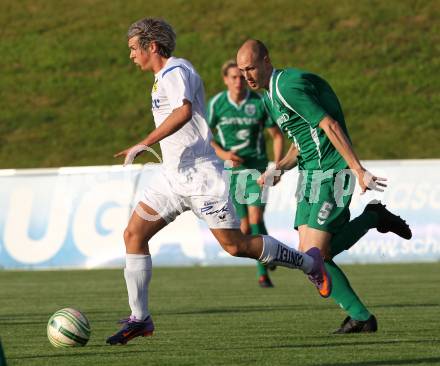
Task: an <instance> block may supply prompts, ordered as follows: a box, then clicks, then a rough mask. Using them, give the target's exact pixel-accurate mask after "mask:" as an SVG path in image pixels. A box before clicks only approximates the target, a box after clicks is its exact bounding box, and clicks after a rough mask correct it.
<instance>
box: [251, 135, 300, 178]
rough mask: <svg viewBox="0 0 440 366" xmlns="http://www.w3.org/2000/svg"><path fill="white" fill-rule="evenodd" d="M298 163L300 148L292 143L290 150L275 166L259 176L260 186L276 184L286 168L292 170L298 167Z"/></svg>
mask: <svg viewBox="0 0 440 366" xmlns="http://www.w3.org/2000/svg"><path fill="white" fill-rule="evenodd" d="M297 164H298V149H297V148H296V146H295V145H294V144H291V145H290V148H289V151H288V152H287V154H286V155H284V157H283V158H282V159H281V160H280V161H279V162H278V163H276V164H275V165H274V166H272V167H270V168H269V169H267V170H266V171H265V172H264V173H263V174H262V175H261V177H260V178H258V180H257V183H258V184H259V185H260V186H263V185H265V184H266V185H276V184H277V183H278V182H279V181H280V179H281V176H282V175H283V174H284V172H285V171H286V170H290V169H293V168H295V167H296V165H297Z"/></svg>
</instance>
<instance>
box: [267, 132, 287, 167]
mask: <svg viewBox="0 0 440 366" xmlns="http://www.w3.org/2000/svg"><path fill="white" fill-rule="evenodd" d="M267 131H268V132H269V135H270V137H272V140H273V161H274V162H275V164H278V163H279V162H280V161H281V158H282V157H283V150H284V138H283V134H282V133H281V131H280V129H279V128H278V127H276V126H275V127H268V128H267Z"/></svg>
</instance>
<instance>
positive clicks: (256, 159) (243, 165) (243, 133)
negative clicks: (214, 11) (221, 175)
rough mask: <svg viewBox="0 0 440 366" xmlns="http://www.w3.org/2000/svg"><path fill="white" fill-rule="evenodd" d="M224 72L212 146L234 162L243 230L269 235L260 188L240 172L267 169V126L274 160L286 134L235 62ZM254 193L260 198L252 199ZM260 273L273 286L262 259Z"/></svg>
mask: <svg viewBox="0 0 440 366" xmlns="http://www.w3.org/2000/svg"><path fill="white" fill-rule="evenodd" d="M222 75H223V81H224V83H225V85H226V87H227V90H226V91H223V92H221V93H218V94H217V95H215V96H214V97H213V98H212V99H211V100H210V101H209V103H208V108H207V112H208V118H207V120H208V124H209V126H210V127H211V128H212V129H215V130H216V133H215V140H213V141H212V143H211V145H212V146H213V147H214V149H215V152H216V154H217V155H218V156H219V157H220V158H221V159H222V160H225V161H230V162H231V163H232V171H233V174H232V175H231V181H230V192H231V197H232V201H233V203H234V206H235V209H236V211H237V214H238V215H239V217H240V222H241V224H240V229H241V231H242V232H243V233H245V234H253V235H257V234H267V230H266V227H265V225H264V219H263V213H264V204H263V203H262V202H261V189H260V187H259V185H258V183H257V182H256V180H255V179H253V178H252V176H250V175H249V176H247V180H246V181H243V179H240V178H239V177H240V175H239V173H240V172H243V171H244V170H245V169H257V170H258V171H260V172H261V173H263V172H264V171H265V170H266V167H267V164H268V159H267V155H266V141H265V138H264V129H267V131H268V132H269V134H270V136H271V137H272V139H273V153H274V161H275V162H276V163H277V162H279V161H280V159H281V156H282V153H283V142H284V140H283V135H282V133H281V131H280V129H279V128H278V126H277V125H276V124H275V123H274V122H273V121H272V119H271V118H270V117H269V116H268V114H267V111H266V109H265V107H264V104H263V100H262V98H261V96H260V94H257V93H255V92H252V91H249V89H248V88H247V87H246V81H245V80H244V77H243V76H242V75H241V73H240V70H239V69H238V67H237V63H236V62H235V61H233V60H230V61H227V62H225V63H224V65H223V67H222ZM242 177H244V175H242ZM255 194H258V197H259V198H258V199H256V200H253V199H252V198H253V197H254V196H255ZM249 195H251V196H249ZM243 198H245V199H246V201H247V202H245V200H243ZM257 274H258V283H259V284H260V286H261V287H273V284H272V281H271V280H270V278H269V275H268V271H267V267H266V266H265V265H263V264H262V263H260V262H257Z"/></svg>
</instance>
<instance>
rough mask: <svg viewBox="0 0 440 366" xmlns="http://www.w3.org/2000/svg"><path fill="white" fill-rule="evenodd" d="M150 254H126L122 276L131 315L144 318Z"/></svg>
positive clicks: (150, 271) (146, 314)
mask: <svg viewBox="0 0 440 366" xmlns="http://www.w3.org/2000/svg"><path fill="white" fill-rule="evenodd" d="M151 273H152V262H151V256H149V255H144V254H126V256H125V269H124V277H125V282H126V284H127V292H128V303H129V304H130V309H131V315H132V316H135V317H136V319H139V320H144V319H145V318H146V317H148V316H149V315H150V313H149V311H148V285H149V283H150V280H151Z"/></svg>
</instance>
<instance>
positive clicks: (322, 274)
mask: <svg viewBox="0 0 440 366" xmlns="http://www.w3.org/2000/svg"><path fill="white" fill-rule="evenodd" d="M306 254H308V255H309V256H311V257H312V258H313V260H314V263H313V268H312V271H311V272H310V273H309V276H308V277H309V280H310V281H311V282H312V283H313V284H314V285H315V287H316V288H317V289H318V292H319V294H320V295H321V296H322V297H324V298H327V297H329V296H330V294H331V292H332V280H331V277H330V274H329V273H328V272H327V271H326V269H325V266H324V260H323V259H322V256H321V251H320V250H319V249H318V248H316V247H313V248H310V249H309V250H308V251H307V252H306Z"/></svg>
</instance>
